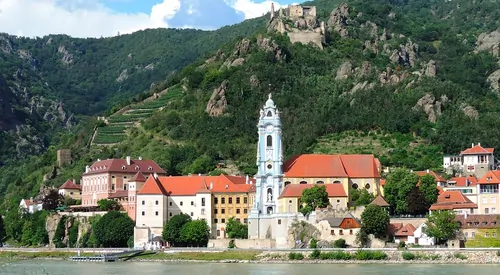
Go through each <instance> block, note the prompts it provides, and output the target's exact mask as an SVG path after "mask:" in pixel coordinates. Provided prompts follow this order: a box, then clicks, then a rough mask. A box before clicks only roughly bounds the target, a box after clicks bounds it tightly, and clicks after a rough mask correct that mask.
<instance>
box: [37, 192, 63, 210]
mask: <svg viewBox="0 0 500 275" xmlns="http://www.w3.org/2000/svg"><path fill="white" fill-rule="evenodd" d="M63 201H64V197H63V195H61V194H59V191H58V190H57V189H52V190H50V191H49V193H48V194H47V195H45V197H43V199H42V205H43V206H42V207H43V210H55V209H56V208H57V207H59V206H61V205H62V202H63Z"/></svg>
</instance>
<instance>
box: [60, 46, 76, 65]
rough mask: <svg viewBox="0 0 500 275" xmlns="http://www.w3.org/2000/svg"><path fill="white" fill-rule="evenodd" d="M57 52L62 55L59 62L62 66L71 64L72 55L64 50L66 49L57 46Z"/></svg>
mask: <svg viewBox="0 0 500 275" xmlns="http://www.w3.org/2000/svg"><path fill="white" fill-rule="evenodd" d="M57 52H58V53H60V54H62V57H61V62H62V63H63V64H65V65H69V64H70V63H71V62H73V55H72V54H70V53H69V52H68V50H66V47H64V46H63V45H61V46H59V48H58V49H57Z"/></svg>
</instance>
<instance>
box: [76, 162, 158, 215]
mask: <svg viewBox="0 0 500 275" xmlns="http://www.w3.org/2000/svg"><path fill="white" fill-rule="evenodd" d="M154 173H156V174H158V175H159V176H166V175H167V173H166V172H165V170H163V169H162V168H161V167H160V166H158V164H156V162H154V161H153V160H142V159H141V158H139V159H137V160H135V159H131V158H130V157H127V158H126V159H107V160H97V161H96V162H94V164H92V165H91V166H87V167H86V168H85V172H84V173H83V174H82V206H84V207H92V206H97V201H98V200H100V199H114V200H117V201H119V202H120V203H121V204H122V206H123V208H124V209H125V210H126V211H127V212H128V213H129V215H130V217H131V218H132V219H134V218H135V207H134V209H133V210H132V209H131V208H130V205H129V199H130V197H129V183H132V184H133V185H134V189H135V190H137V187H136V185H137V183H136V182H137V181H138V182H141V181H145V179H147V178H148V177H149V176H151V175H152V174H154ZM134 192H135V191H134ZM134 192H132V193H134ZM131 195H132V197H135V195H134V194H131ZM130 204H131V205H135V201H134V202H130ZM131 213H134V214H133V215H131Z"/></svg>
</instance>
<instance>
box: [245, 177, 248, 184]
mask: <svg viewBox="0 0 500 275" xmlns="http://www.w3.org/2000/svg"><path fill="white" fill-rule="evenodd" d="M245 184H248V175H247V176H246V178H245Z"/></svg>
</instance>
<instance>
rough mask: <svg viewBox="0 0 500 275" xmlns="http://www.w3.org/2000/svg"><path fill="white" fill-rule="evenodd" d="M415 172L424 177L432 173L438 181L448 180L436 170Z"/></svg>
mask: <svg viewBox="0 0 500 275" xmlns="http://www.w3.org/2000/svg"><path fill="white" fill-rule="evenodd" d="M414 173H415V174H417V175H418V176H419V177H423V176H425V175H431V176H433V177H434V179H435V180H436V182H446V179H445V178H443V177H441V176H440V175H438V174H437V173H436V172H434V171H432V170H430V171H429V172H427V171H415V172H414Z"/></svg>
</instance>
